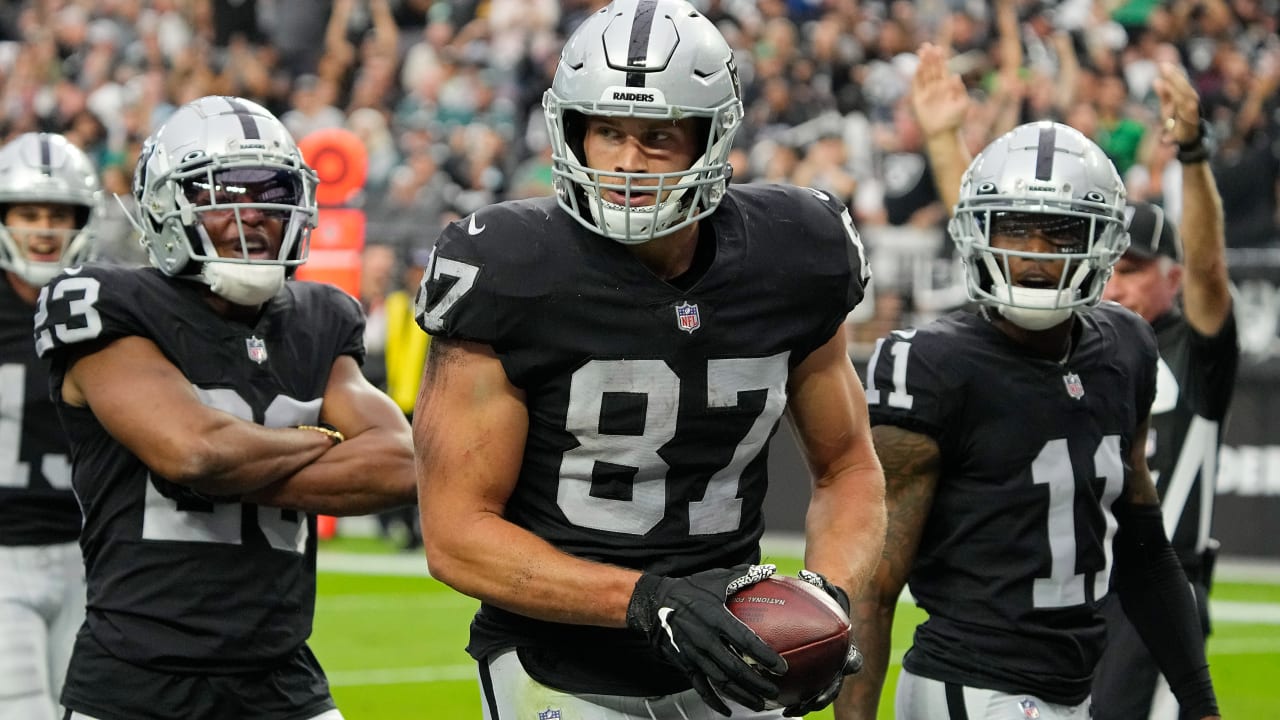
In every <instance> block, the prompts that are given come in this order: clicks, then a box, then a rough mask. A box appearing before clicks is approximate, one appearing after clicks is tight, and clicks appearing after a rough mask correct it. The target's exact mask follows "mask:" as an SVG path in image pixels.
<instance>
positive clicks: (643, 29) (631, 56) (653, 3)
mask: <svg viewBox="0 0 1280 720" xmlns="http://www.w3.org/2000/svg"><path fill="white" fill-rule="evenodd" d="M657 11H658V0H640V2H639V4H637V5H636V17H635V21H634V22H633V23H632V24H631V47H630V48H629V51H628V53H627V67H629V68H634V67H637V66H640V67H643V66H644V61H645V58H647V57H649V35H650V34H651V33H652V32H653V16H654V13H656V12H657ZM627 87H644V73H642V72H634V71H633V72H628V73H627Z"/></svg>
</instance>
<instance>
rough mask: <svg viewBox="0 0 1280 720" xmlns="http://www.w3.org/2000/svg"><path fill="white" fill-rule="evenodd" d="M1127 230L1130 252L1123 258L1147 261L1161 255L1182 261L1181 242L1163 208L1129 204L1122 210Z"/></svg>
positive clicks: (1143, 203) (1176, 230)
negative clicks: (1128, 257)
mask: <svg viewBox="0 0 1280 720" xmlns="http://www.w3.org/2000/svg"><path fill="white" fill-rule="evenodd" d="M1124 216H1125V224H1126V225H1127V226H1128V228H1129V249H1128V250H1126V251H1125V255H1129V256H1131V257H1138V258H1142V259H1144V260H1150V259H1153V258H1157V257H1160V256H1164V257H1167V258H1171V259H1172V260H1173V261H1174V262H1179V263H1180V262H1182V240H1181V239H1179V238H1178V228H1177V227H1175V226H1174V224H1173V223H1172V222H1170V221H1169V218H1168V217H1166V216H1165V214H1164V208H1162V207H1160V206H1159V205H1153V204H1151V203H1146V202H1133V203H1129V205H1128V207H1126V208H1125V210H1124Z"/></svg>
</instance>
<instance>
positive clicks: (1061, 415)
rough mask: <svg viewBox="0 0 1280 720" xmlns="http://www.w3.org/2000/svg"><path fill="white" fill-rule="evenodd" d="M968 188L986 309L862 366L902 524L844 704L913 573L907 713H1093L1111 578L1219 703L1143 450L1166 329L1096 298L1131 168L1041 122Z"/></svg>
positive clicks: (973, 249) (937, 325)
mask: <svg viewBox="0 0 1280 720" xmlns="http://www.w3.org/2000/svg"><path fill="white" fill-rule="evenodd" d="M933 61H934V58H929V57H926V58H925V59H924V60H922V68H924V70H925V71H928V70H929V68H930V67H931V65H930V64H929V63H931V62H933ZM959 198H960V199H959V203H958V204H957V205H956V214H955V217H954V219H953V220H952V222H951V225H950V232H951V235H952V238H953V240H954V241H955V242H956V245H957V247H958V248H959V251H960V253H961V255H962V257H963V258H964V261H965V263H966V269H967V276H968V287H969V293H970V296H971V297H972V298H973V299H974V300H976V301H977V302H978V303H979V304H980V309H981V311H980V312H978V313H971V312H968V311H961V312H958V313H955V314H952V315H950V316H947V317H944V318H942V319H940V320H938V321H935V322H934V323H931V324H929V325H926V326H924V327H921V328H918V329H914V330H905V331H897V332H894V333H893V334H891V335H890V336H889V337H888V338H886V339H884V340H882V341H881V342H880V343H879V344H878V345H877V348H876V351H875V354H874V355H873V356H872V359H871V361H870V365H869V368H868V371H867V375H868V380H867V403H868V406H869V407H870V414H871V422H872V425H873V435H874V438H875V444H876V450H877V452H878V453H879V455H880V459H881V462H882V463H883V464H884V469H885V479H886V488H887V496H888V506H889V532H888V539H887V541H886V546H885V557H884V560H883V562H882V563H881V565H880V568H879V570H878V571H877V578H876V581H875V582H873V583H872V584H871V585H870V586H869V588H868V591H867V593H866V594H865V595H864V596H863V597H862V598H860V599H859V601H858V602H857V603H856V605H855V607H856V610H857V611H856V612H855V615H856V618H855V632H856V633H858V637H859V638H860V639H861V640H862V642H863V643H864V645H865V648H864V649H865V651H866V653H867V658H868V666H869V667H868V674H869V677H868V678H867V680H866V682H865V683H858V684H857V685H856V686H853V687H851V688H848V689H847V691H846V693H845V694H844V696H842V697H841V699H840V704H839V706H838V709H837V717H839V718H841V719H842V720H845V719H857V720H871V719H872V718H874V717H875V715H876V704H877V698H878V695H879V691H880V685H881V683H883V680H884V673H885V668H886V665H887V662H888V654H889V647H890V643H889V630H890V627H891V624H892V618H893V610H894V607H895V605H896V603H897V599H898V595H899V593H900V592H901V590H902V587H903V585H904V584H905V583H909V584H910V586H911V592H912V594H913V595H914V596H915V598H916V600H917V602H918V603H919V604H920V606H921V607H923V608H924V609H925V610H926V611H927V612H928V613H929V617H928V619H927V620H926V621H925V622H924V623H923V624H922V625H920V626H919V627H918V628H917V629H916V633H915V637H914V639H913V641H912V645H911V648H910V649H909V650H908V651H907V654H906V657H905V659H904V660H903V672H902V674H901V676H900V679H899V681H898V688H897V693H896V713H895V714H896V717H898V718H899V719H900V720H926V719H928V720H934V719H936V718H950V720H962V719H964V718H986V719H988V720H1024V719H1025V718H1028V717H1039V718H1044V719H1045V720H1076V719H1079V720H1084V719H1085V718H1088V717H1089V716H1090V705H1089V694H1090V686H1091V681H1092V678H1093V673H1094V668H1095V666H1096V665H1097V663H1098V660H1099V657H1100V656H1101V654H1102V650H1103V643H1104V640H1105V637H1106V629H1105V623H1104V621H1103V618H1102V615H1101V613H1100V612H1099V606H1100V605H1101V603H1102V601H1103V599H1104V598H1105V597H1106V596H1107V594H1108V592H1110V591H1114V592H1116V593H1117V594H1118V596H1119V598H1120V601H1121V602H1122V603H1123V604H1124V607H1125V610H1126V612H1127V613H1128V614H1129V616H1130V617H1131V618H1132V619H1133V621H1134V623H1135V625H1136V626H1137V627H1138V629H1139V631H1140V632H1141V633H1142V637H1143V639H1144V640H1145V641H1146V642H1147V644H1148V645H1149V646H1150V647H1151V649H1152V654H1153V655H1154V656H1155V657H1156V659H1157V660H1158V661H1159V663H1160V664H1161V667H1162V668H1164V670H1165V672H1166V675H1167V676H1168V677H1170V678H1174V679H1175V680H1173V685H1174V687H1173V690H1174V692H1175V693H1176V694H1177V695H1178V698H1179V700H1180V701H1181V703H1182V707H1183V709H1184V712H1186V713H1187V716H1188V717H1195V718H1205V717H1214V716H1216V715H1217V706H1216V701H1215V698H1214V692H1213V686H1212V683H1211V681H1210V678H1209V672H1208V666H1207V664H1206V662H1205V656H1204V645H1203V638H1202V637H1201V635H1200V631H1199V622H1198V619H1197V617H1196V612H1195V602H1194V598H1193V596H1192V594H1191V592H1190V590H1189V588H1188V586H1187V582H1186V577H1185V576H1184V575H1183V573H1182V569H1181V567H1180V566H1179V564H1178V561H1177V557H1176V556H1175V555H1174V553H1173V551H1172V549H1171V547H1170V545H1169V541H1168V539H1167V538H1166V537H1165V534H1164V529H1163V527H1162V524H1161V520H1160V510H1159V506H1158V504H1157V496H1156V491H1155V487H1154V485H1153V483H1152V480H1151V476H1150V473H1149V471H1148V469H1147V465H1146V435H1147V426H1148V424H1149V419H1148V418H1149V416H1150V412H1151V406H1152V400H1153V397H1154V395H1155V390H1156V357H1157V350H1156V342H1155V336H1154V334H1153V332H1152V330H1151V327H1150V325H1149V324H1147V323H1146V322H1145V321H1144V320H1143V319H1142V318H1141V317H1139V316H1138V315H1136V314H1134V313H1132V312H1130V311H1128V310H1126V309H1124V308H1123V307H1121V306H1119V305H1116V304H1114V303H1102V304H1099V301H1100V298H1101V295H1102V290H1103V286H1104V285H1105V283H1106V281H1107V278H1108V277H1109V276H1110V274H1111V269H1112V265H1113V264H1114V263H1115V262H1116V260H1117V259H1118V258H1119V257H1120V255H1121V254H1122V253H1123V252H1124V250H1125V248H1126V247H1127V246H1128V242H1129V239H1128V235H1127V233H1126V231H1125V227H1124V207H1125V193H1124V188H1123V185H1122V184H1121V182H1120V179H1119V177H1118V175H1117V174H1116V171H1115V169H1114V167H1113V166H1112V164H1111V162H1110V161H1109V160H1108V159H1107V158H1106V157H1105V156H1104V155H1103V154H1102V151H1101V150H1100V149H1099V148H1098V147H1097V146H1096V145H1095V144H1093V143H1092V142H1091V141H1090V140H1089V139H1087V138H1086V137H1085V136H1084V135H1082V134H1080V133H1079V132H1077V131H1075V130H1073V129H1071V128H1069V127H1066V126H1064V125H1060V124H1057V123H1052V122H1042V123H1033V124H1028V125H1023V126H1020V127H1018V128H1015V129H1014V130H1012V131H1011V132H1009V133H1007V134H1006V135H1004V136H1001V137H1000V138H998V139H996V140H995V141H993V142H992V143H991V144H990V145H989V146H987V147H986V148H985V149H984V150H983V151H982V152H981V153H980V154H979V155H978V156H977V158H975V159H974V160H973V162H972V164H970V165H969V168H968V170H967V171H966V172H965V173H964V176H963V181H962V182H961V183H960V193H959ZM1113 565H1114V568H1113ZM1113 569H1114V572H1113Z"/></svg>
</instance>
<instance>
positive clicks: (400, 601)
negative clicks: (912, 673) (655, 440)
mask: <svg viewBox="0 0 1280 720" xmlns="http://www.w3.org/2000/svg"><path fill="white" fill-rule="evenodd" d="M898 602H899V603H914V601H913V600H912V599H911V597H910V595H909V594H908V593H905V592H904V593H903V594H902V597H900V598H898ZM477 605H478V602H477V601H476V600H475V599H473V598H470V597H467V596H466V595H463V594H461V593H394V594H389V595H387V594H379V593H366V594H358V593H352V594H347V595H324V596H321V597H320V598H319V599H318V600H317V606H318V608H319V609H320V610H322V611H324V612H359V613H367V612H369V611H376V610H381V609H385V608H389V607H406V606H417V607H421V608H424V609H432V610H449V609H453V610H464V609H474V608H475V607H477ZM1209 615H1210V617H1211V618H1212V619H1213V621H1214V622H1217V623H1254V624H1258V625H1280V604H1276V603H1258V602H1238V601H1232V600H1210V601H1209Z"/></svg>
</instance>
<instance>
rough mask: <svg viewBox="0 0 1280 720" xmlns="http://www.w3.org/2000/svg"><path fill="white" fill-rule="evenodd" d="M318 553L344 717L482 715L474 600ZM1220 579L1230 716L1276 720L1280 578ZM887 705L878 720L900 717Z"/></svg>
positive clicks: (902, 635)
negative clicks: (471, 630)
mask: <svg viewBox="0 0 1280 720" xmlns="http://www.w3.org/2000/svg"><path fill="white" fill-rule="evenodd" d="M321 547H322V549H321V556H320V567H321V573H320V579H319V598H318V600H317V602H316V621H315V633H314V635H313V637H312V640H311V645H312V648H313V649H314V650H315V652H316V654H317V655H318V656H319V658H320V661H321V662H322V663H323V664H324V667H325V670H326V671H327V673H328V675H329V680H330V683H331V684H332V686H333V694H334V697H335V698H336V699H337V701H338V706H339V707H340V708H341V709H342V712H343V714H344V715H345V716H346V717H347V720H402V719H403V720H408V719H410V718H414V719H418V718H450V719H454V718H457V719H460V720H470V719H472V718H477V719H478V718H480V717H481V712H480V704H479V697H480V695H479V686H478V684H477V682H476V679H475V665H474V663H473V662H472V661H471V659H470V658H469V657H468V656H467V655H466V653H465V652H463V649H462V648H463V647H464V646H465V645H466V639H467V625H468V623H469V622H470V618H471V614H472V613H473V612H474V611H475V608H476V605H477V603H476V601H474V600H472V599H471V598H468V597H465V596H463V595H460V594H458V593H456V592H454V591H453V590H451V589H449V588H448V587H446V586H444V585H442V584H440V583H438V582H436V581H435V580H432V579H430V578H429V577H426V574H425V569H426V562H425V560H422V556H421V555H419V554H400V555H396V554H389V553H388V551H387V550H386V546H385V545H383V544H382V543H381V542H380V541H378V540H373V539H368V540H354V539H339V540H333V541H326V543H324V544H322V546H321ZM339 551H340V552H339ZM765 560H766V561H767V562H775V563H777V564H778V566H779V568H780V570H781V571H782V572H785V573H794V572H795V571H796V570H797V569H799V561H798V559H796V558H793V557H784V556H771V557H766V558H765ZM1223 575H1224V576H1226V577H1224V578H1223V579H1222V580H1221V581H1220V582H1219V583H1218V584H1217V585H1216V586H1215V587H1214V591H1213V595H1212V601H1211V607H1212V610H1213V616H1214V622H1215V629H1214V635H1213V637H1212V638H1210V640H1209V663H1210V666H1211V668H1212V672H1213V678H1214V682H1215V684H1216V686H1217V690H1218V699H1219V702H1220V704H1221V707H1222V714H1223V716H1224V717H1226V718H1230V719H1231V720H1273V719H1274V718H1276V717H1277V712H1278V711H1277V704H1278V702H1280V686H1278V685H1277V683H1280V581H1277V580H1265V581H1254V582H1245V581H1242V580H1237V579H1234V578H1233V577H1231V576H1230V575H1229V574H1228V573H1225V572H1224V573H1223ZM923 616H924V613H922V612H921V611H919V610H917V609H916V608H915V607H914V606H912V605H908V604H903V605H901V606H900V607H899V611H898V613H897V618H896V620H895V624H894V633H893V634H894V651H895V656H894V658H892V663H893V666H892V667H891V668H890V678H889V681H888V684H889V685H890V686H891V685H892V683H893V678H894V677H895V676H896V673H897V667H898V666H897V663H899V662H900V661H901V659H902V653H903V652H904V651H905V650H906V647H907V643H908V642H909V640H910V638H911V631H912V628H914V627H915V625H916V624H917V623H918V622H919V621H920V620H921V619H923ZM888 700H889V702H888V703H887V704H882V706H881V712H880V718H891V717H892V698H891V697H890V698H888ZM810 717H814V718H830V717H831V713H830V711H825V712H821V713H815V714H813V715H810Z"/></svg>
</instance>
